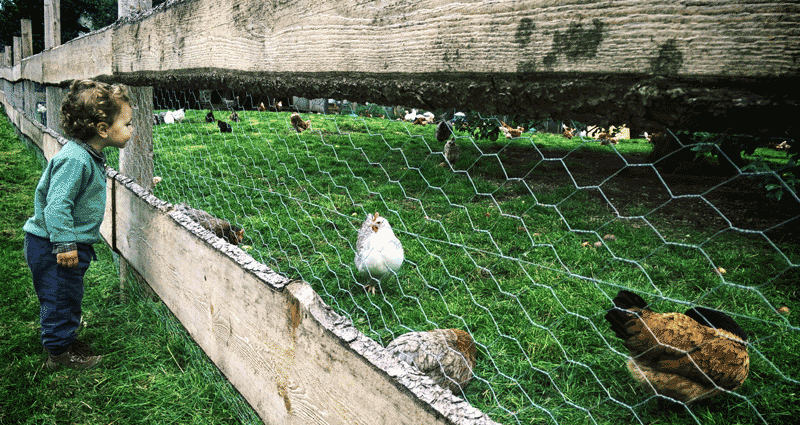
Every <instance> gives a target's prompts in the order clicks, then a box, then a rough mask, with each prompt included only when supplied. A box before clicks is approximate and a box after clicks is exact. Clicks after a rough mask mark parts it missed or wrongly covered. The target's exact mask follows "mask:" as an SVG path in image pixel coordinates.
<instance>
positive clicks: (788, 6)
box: [0, 0, 800, 424]
mask: <svg viewBox="0 0 800 425" xmlns="http://www.w3.org/2000/svg"><path fill="white" fill-rule="evenodd" d="M55 3H58V1H57V0H48V5H49V6H48V8H47V9H46V10H50V12H49V13H50V14H51V16H56V15H57V14H58V13H57V11H56V12H53V10H54V9H53V4H55ZM56 9H57V8H56ZM125 10H127V12H126V13H134V12H136V10H135V9H131V8H130V7H128V8H126V9H125ZM53 19H54V20H57V19H56V18H55V17H54V18H53ZM23 27H24V25H23ZM23 33H24V31H23ZM48 34H49V35H47V37H48V40H46V42H45V46H46V50H45V51H43V52H41V53H38V54H35V55H31V54H30V53H31V52H30V49H29V47H26V46H29V43H28V41H27V40H23V39H22V38H20V39H19V40H15V43H14V48H13V49H11V48H10V46H7V48H6V54H5V55H4V56H3V66H2V67H0V78H2V79H3V80H4V81H3V90H4V92H3V102H4V104H5V105H6V110H7V112H8V114H9V116H10V118H11V120H12V122H14V124H15V125H16V126H17V128H19V129H20V131H21V132H22V133H23V134H24V135H25V136H26V137H29V138H30V139H31V140H33V141H34V142H36V143H37V144H38V145H39V146H40V147H41V148H42V149H43V151H44V152H45V154H46V156H47V157H48V158H49V157H50V156H52V155H53V154H55V152H57V151H58V149H59V148H60V145H61V144H62V143H63V142H64V140H63V139H61V138H60V136H58V134H57V133H56V132H54V131H53V130H51V129H48V128H45V127H43V126H42V125H41V124H39V123H38V122H36V120H34V119H32V118H31V117H34V116H36V115H35V114H36V112H35V111H36V104H37V103H39V102H42V101H44V102H45V103H46V105H47V122H48V124H49V127H52V128H55V123H57V122H58V105H59V103H60V100H61V96H62V92H63V87H64V86H65V85H66V84H67V83H68V82H69V81H70V80H72V79H76V78H95V79H100V80H106V81H114V82H123V83H127V84H129V85H132V86H140V87H141V88H137V89H136V90H137V91H136V98H137V99H138V101H141V102H142V108H140V109H139V110H138V112H137V114H138V115H137V118H136V119H137V120H140V121H139V122H140V123H141V124H139V125H138V127H141V128H146V127H147V126H146V125H145V124H144V123H147V122H150V120H151V118H150V115H149V110H150V109H151V108H152V105H149V106H148V105H147V103H148V101H147V99H148V91H147V90H148V89H147V88H146V87H147V86H161V87H173V88H178V87H179V88H183V89H192V88H197V89H214V88H224V89H226V90H235V91H243V92H248V93H252V94H254V95H266V96H269V97H273V98H274V97H278V98H284V97H291V96H303V97H307V98H317V97H322V98H331V97H332V98H337V99H348V100H351V101H356V102H365V101H369V102H375V103H379V104H386V105H394V104H402V105H408V106H414V107H422V108H437V107H441V108H456V107H457V108H461V107H464V106H466V105H469V107H470V108H472V109H475V110H478V111H480V112H483V113H488V114H493V113H510V114H522V115H528V116H530V117H531V118H543V117H548V116H549V117H554V118H557V119H558V118H561V119H576V120H580V121H584V122H604V121H605V122H614V123H626V124H628V125H629V126H630V127H632V128H633V129H634V131H638V130H639V129H649V128H655V127H669V128H672V129H681V128H684V129H693V130H705V131H733V132H738V133H753V132H777V133H783V132H786V131H789V132H796V128H797V124H796V118H797V116H799V115H800V114H799V113H800V104H799V103H798V93H799V92H800V88H799V87H800V84H798V83H800V72H798V59H799V58H800V43H798V40H800V38H798V35H800V1H797V0H795V1H734V0H707V1H681V2H662V1H651V0H636V1H633V0H631V1H593V2H587V1H580V0H566V1H545V0H527V1H525V0H523V1H518V0H498V1H493V2H484V1H458V2H456V1H452V0H429V1H413V2H412V1H407V0H384V1H371V2H362V1H356V0H327V1H309V0H285V1H280V2H277V1H272V2H265V1H263V0H239V1H233V2H231V1H227V0H172V1H168V2H167V3H165V4H164V5H162V6H160V7H158V8H156V9H153V10H145V11H143V12H142V13H140V14H138V15H135V16H132V17H127V18H122V19H120V20H119V21H118V22H117V23H115V24H114V25H112V26H110V27H107V28H104V29H102V30H99V31H96V32H94V33H91V34H89V35H86V36H83V37H81V38H78V39H75V40H72V41H70V42H68V43H66V44H63V45H60V43H59V40H58V36H57V34H58V31H50V32H49V33H48ZM12 51H13V54H12V53H11V52H12ZM37 85H39V86H44V89H45V90H44V100H42V95H41V93H40V94H38V95H37V90H36V87H37ZM150 96H151V95H150ZM142 133H143V134H137V138H138V139H137V140H136V141H135V143H134V144H133V145H132V146H131V148H130V149H128V148H126V151H129V152H126V155H128V156H130V155H135V156H137V158H139V159H141V158H146V157H147V156H148V155H149V154H150V153H151V150H150V149H151V148H148V146H151V145H148V143H149V141H148V140H147V139H148V135H147V132H146V131H145V132H142ZM134 152H138V153H134ZM122 162H123V163H124V160H123V161H122ZM144 168H146V167H144ZM122 171H123V172H125V173H126V174H127V175H128V176H129V177H126V176H124V175H122V174H119V173H117V172H116V171H113V170H110V171H109V173H108V183H109V184H108V190H109V196H108V199H109V207H108V211H107V216H106V220H105V222H104V226H103V235H104V237H105V238H106V240H107V241H108V243H109V244H110V245H111V246H112V247H113V248H114V249H115V250H116V251H117V252H119V253H120V254H121V255H122V256H123V257H124V258H125V259H126V261H127V262H128V263H129V264H130V265H131V266H132V267H133V268H134V269H135V270H137V271H138V273H139V274H141V275H142V276H143V277H144V279H145V280H146V281H147V282H148V284H149V285H150V286H152V287H153V288H154V289H155V291H156V293H157V294H158V295H159V296H160V297H161V298H162V299H163V300H164V302H165V303H166V304H167V305H168V306H169V308H170V309H171V310H172V311H173V312H174V313H175V315H176V316H177V317H178V318H179V319H180V320H181V322H182V323H183V324H184V326H185V327H186V329H187V330H188V331H189V333H190V334H191V335H192V337H193V338H194V339H195V340H196V341H197V342H198V344H199V345H200V346H201V347H202V348H203V350H204V351H205V352H206V353H207V354H208V356H209V358H211V359H212V360H213V361H214V362H215V364H216V365H217V366H218V367H219V368H220V370H222V371H223V372H224V373H225V375H226V376H227V377H228V379H229V380H230V381H231V382H232V383H233V384H234V385H235V386H236V387H237V389H238V390H239V391H240V392H241V393H242V394H243V395H244V396H245V398H246V399H247V400H248V401H249V402H250V404H251V405H252V406H253V407H254V408H255V410H256V411H257V412H258V413H259V415H260V416H261V417H262V418H263V419H264V420H265V422H266V423H280V424H294V423H343V424H375V423H408V424H425V423H470V424H472V423H491V421H490V420H489V419H488V418H487V417H486V415H485V414H483V413H482V412H480V411H477V410H476V409H474V408H472V407H471V406H469V405H468V404H467V403H466V402H464V401H463V400H461V399H459V398H457V397H455V396H453V395H452V394H451V393H449V392H448V391H445V390H443V389H441V388H440V387H437V386H436V385H435V384H433V383H432V381H431V380H429V379H428V378H426V377H423V376H419V375H418V374H416V373H414V372H413V371H412V370H411V369H410V368H409V367H408V366H405V365H403V364H401V363H399V362H397V361H395V360H394V359H392V358H391V357H390V356H388V355H387V354H386V353H385V351H384V350H383V349H382V347H380V346H379V344H377V343H376V342H375V341H372V340H370V339H368V338H366V337H365V336H364V335H363V334H362V333H361V332H359V331H358V330H356V329H355V328H354V327H353V326H352V325H351V324H350V323H348V322H347V321H346V320H345V319H344V318H342V317H340V316H339V315H337V314H336V313H334V312H332V311H331V310H330V309H329V308H328V307H327V306H325V305H324V304H323V303H322V302H321V301H320V299H319V297H318V296H317V295H316V294H315V293H314V292H313V290H312V289H311V288H310V287H309V285H308V284H306V283H304V282H298V281H290V280H288V279H286V278H285V277H283V276H279V275H277V274H275V273H273V272H272V271H271V270H269V269H268V268H266V267H265V266H263V265H261V264H259V263H257V262H255V261H254V260H253V259H252V257H250V256H249V255H248V254H246V253H244V252H243V251H241V250H240V249H238V248H236V247H231V246H228V245H221V244H219V242H217V241H216V239H215V238H214V237H213V236H211V234H210V233H209V232H207V231H204V230H202V229H200V228H199V227H198V226H196V225H194V224H192V223H191V222H190V221H189V220H188V219H187V217H185V216H183V215H182V214H180V213H177V212H175V211H171V209H170V205H169V204H166V203H164V202H163V201H160V200H159V199H157V198H155V197H153V196H152V195H150V194H149V192H148V191H147V190H146V189H147V188H146V182H148V181H149V179H148V178H147V175H148V170H146V169H133V168H130V167H129V169H128V170H125V169H123V170H122ZM131 177H132V178H131ZM137 182H145V183H144V186H145V187H143V186H142V185H140V184H138V183H137ZM112 212H113V214H112Z"/></svg>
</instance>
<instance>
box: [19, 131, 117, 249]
mask: <svg viewBox="0 0 800 425" xmlns="http://www.w3.org/2000/svg"><path fill="white" fill-rule="evenodd" d="M104 163H105V156H104V155H103V154H102V153H101V152H97V151H96V150H95V149H93V148H91V147H90V146H89V145H87V144H85V143H83V142H74V141H70V142H68V143H67V144H66V145H64V146H63V147H62V148H61V150H60V151H59V152H58V153H57V154H56V155H55V156H53V157H52V158H51V159H50V161H49V162H48V163H47V168H45V170H44V172H43V173H42V177H41V178H40V179H39V183H38V184H37V186H36V192H35V194H34V200H33V206H34V211H33V217H31V218H29V219H28V221H27V222H25V225H24V226H23V227H22V229H23V230H25V231H26V232H28V233H31V234H34V235H36V236H39V237H42V238H47V239H50V241H51V242H53V243H54V244H55V245H56V251H54V252H64V251H68V250H72V249H74V247H75V245H74V244H75V243H85V244H94V243H97V242H100V223H102V221H103V215H104V213H105V208H106V175H105V168H104Z"/></svg>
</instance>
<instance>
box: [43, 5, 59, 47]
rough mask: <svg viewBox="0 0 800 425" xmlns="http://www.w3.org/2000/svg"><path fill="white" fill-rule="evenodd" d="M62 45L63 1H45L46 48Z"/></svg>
mask: <svg viewBox="0 0 800 425" xmlns="http://www.w3.org/2000/svg"><path fill="white" fill-rule="evenodd" d="M60 44H61V0H44V48H45V49H52V48H53V47H56V46H58V45H60Z"/></svg>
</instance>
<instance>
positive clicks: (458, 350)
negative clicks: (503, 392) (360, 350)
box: [386, 329, 477, 394]
mask: <svg viewBox="0 0 800 425" xmlns="http://www.w3.org/2000/svg"><path fill="white" fill-rule="evenodd" d="M386 349H387V350H389V352H391V353H392V354H393V355H394V356H395V357H397V358H398V359H400V360H401V361H403V362H406V363H408V364H410V365H413V366H415V367H416V368H417V369H419V370H420V372H422V373H424V374H425V375H428V376H429V377H431V379H433V380H434V381H435V382H436V383H437V384H439V385H440V386H442V387H444V388H449V389H450V391H452V392H453V393H454V394H460V393H461V391H462V389H463V388H465V387H466V386H467V385H468V384H469V382H470V380H471V379H472V370H473V369H474V368H475V356H476V354H477V349H476V348H475V342H474V341H473V340H472V337H471V336H470V335H469V334H468V333H467V332H465V331H462V330H461V329H434V330H432V331H428V332H409V333H407V334H403V335H400V336H399V337H397V338H395V340H394V341H392V342H390V343H389V345H387V346H386Z"/></svg>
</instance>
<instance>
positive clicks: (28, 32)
mask: <svg viewBox="0 0 800 425" xmlns="http://www.w3.org/2000/svg"><path fill="white" fill-rule="evenodd" d="M19 22H20V27H22V57H23V58H27V57H29V56H33V25H32V24H31V20H30V19H20V20H19Z"/></svg>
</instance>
